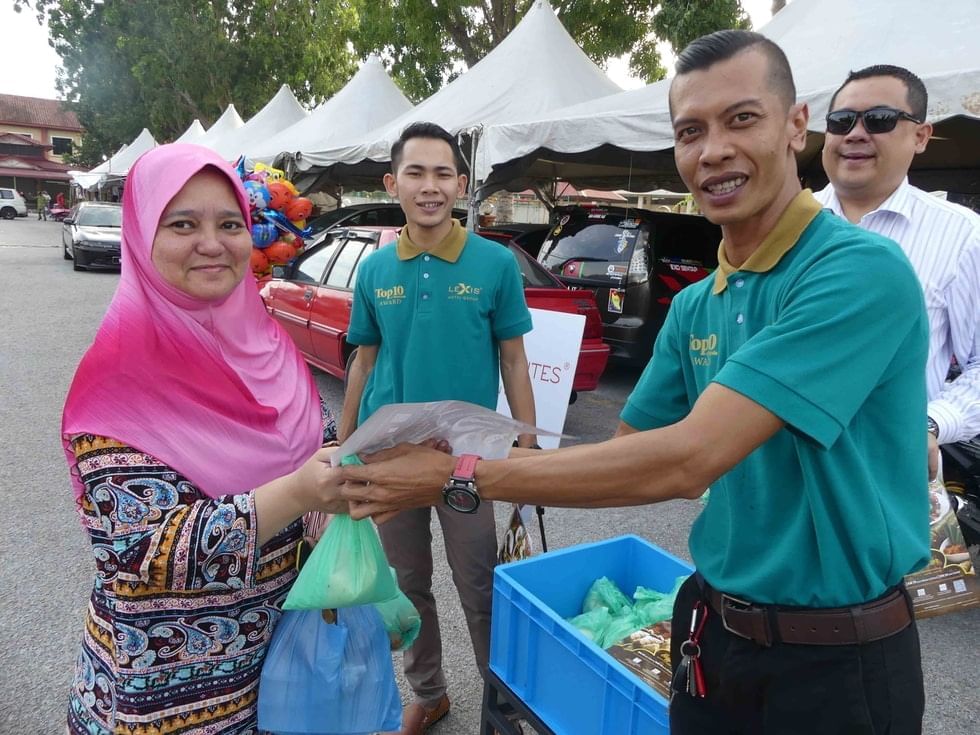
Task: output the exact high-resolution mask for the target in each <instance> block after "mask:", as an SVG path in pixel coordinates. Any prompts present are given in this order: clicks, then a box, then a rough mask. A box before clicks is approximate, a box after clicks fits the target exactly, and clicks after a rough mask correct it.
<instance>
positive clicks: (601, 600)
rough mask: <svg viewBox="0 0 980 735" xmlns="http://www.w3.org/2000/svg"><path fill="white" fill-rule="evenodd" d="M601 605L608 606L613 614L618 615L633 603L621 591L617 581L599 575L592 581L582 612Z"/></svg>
mask: <svg viewBox="0 0 980 735" xmlns="http://www.w3.org/2000/svg"><path fill="white" fill-rule="evenodd" d="M599 607H604V608H606V609H607V610H609V612H611V613H612V614H613V616H616V615H619V614H620V613H621V612H622V611H623V610H624V609H626V610H629V609H630V608H631V607H632V605H631V604H630V601H629V598H627V597H626V595H624V594H623V593H622V592H621V591H620V589H619V587H617V586H616V583H615V582H613V581H612V580H611V579H609V578H608V577H599V579H597V580H596V581H595V582H593V583H592V586H591V587H590V588H589V591H588V592H587V593H586V595H585V601H584V602H583V603H582V612H589V611H590V610H595V609H596V608H599Z"/></svg>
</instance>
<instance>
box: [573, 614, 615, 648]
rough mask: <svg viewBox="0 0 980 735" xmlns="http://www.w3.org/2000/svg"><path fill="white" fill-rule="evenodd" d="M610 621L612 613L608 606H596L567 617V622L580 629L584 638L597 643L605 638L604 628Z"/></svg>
mask: <svg viewBox="0 0 980 735" xmlns="http://www.w3.org/2000/svg"><path fill="white" fill-rule="evenodd" d="M611 621H612V614H611V613H610V612H609V609H608V608H605V607H597V608H596V609H595V610H589V611H588V612H584V613H582V614H581V615H576V616H575V617H574V618H569V619H568V622H569V623H570V624H571V625H572V626H574V627H575V628H577V629H578V630H579V631H581V632H582V633H583V634H584V635H585V637H586V638H588V639H589V640H593V641H595V642H596V643H599V642H600V641H602V640H603V639H604V638H605V635H606V629H607V628H608V627H609V623H610V622H611Z"/></svg>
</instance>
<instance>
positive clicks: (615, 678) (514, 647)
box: [490, 536, 693, 735]
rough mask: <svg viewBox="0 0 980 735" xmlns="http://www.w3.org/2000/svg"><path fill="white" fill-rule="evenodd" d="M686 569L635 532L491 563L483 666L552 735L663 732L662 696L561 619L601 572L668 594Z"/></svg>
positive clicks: (578, 606) (629, 587)
mask: <svg viewBox="0 0 980 735" xmlns="http://www.w3.org/2000/svg"><path fill="white" fill-rule="evenodd" d="M692 571H693V569H692V568H691V566H690V565H689V564H687V563H685V562H683V561H681V560H680V559H678V558H677V557H675V556H672V555H671V554H668V553H667V552H666V551H664V550H663V549H661V548H659V547H657V546H654V545H653V544H651V543H650V542H648V541H646V540H644V539H642V538H640V537H639V536H620V537H617V538H613V539H609V540H608V541H600V542H598V543H593V544H583V545H580V546H573V547H570V548H567V549H561V550H559V551H553V552H550V553H548V554H544V555H542V556H536V557H532V558H531V559H527V560H525V561H519V562H514V563H512V564H504V565H502V566H499V567H497V569H496V571H495V573H494V578H493V623H492V631H491V635H490V668H491V669H493V671H494V673H496V674H497V675H498V676H499V677H500V678H501V679H502V680H503V681H504V682H505V683H506V684H507V686H509V687H510V688H511V690H512V691H513V692H514V693H515V694H516V695H517V696H519V697H520V698H521V699H522V700H524V702H525V703H526V704H527V705H528V707H530V708H531V710H533V711H534V712H535V714H537V715H538V716H539V717H540V718H541V720H542V721H543V722H544V723H546V724H547V725H548V726H549V727H550V728H551V729H552V730H553V731H554V733H555V735H604V734H607V735H659V734H660V733H663V734H664V735H666V734H667V733H668V732H669V730H670V728H669V725H668V720H667V700H666V699H664V698H663V697H662V696H660V695H659V694H658V693H657V692H656V691H655V690H654V689H653V688H652V687H650V686H649V685H648V684H646V683H645V682H644V681H643V680H641V679H640V678H639V677H638V676H636V675H635V674H633V673H632V672H631V671H629V670H628V669H627V668H626V667H625V666H623V665H622V664H621V663H619V662H618V661H616V660H615V659H613V658H612V656H610V655H609V654H608V653H606V652H605V651H603V650H602V649H600V648H598V647H597V646H596V645H595V644H594V643H592V642H591V641H590V640H589V639H588V638H586V637H585V636H584V635H582V634H581V633H579V632H578V631H577V630H576V629H575V628H573V627H572V626H571V625H569V624H568V623H567V622H565V618H570V617H573V616H575V615H577V614H579V613H580V612H581V611H582V601H583V600H584V599H585V594H586V592H588V590H589V587H591V586H592V583H593V582H594V581H595V580H596V579H598V578H599V577H609V579H611V580H613V581H614V582H615V583H616V584H617V585H618V586H619V588H620V589H621V590H623V592H624V593H626V594H627V595H632V594H633V591H634V590H635V589H636V587H637V585H642V586H644V587H649V588H652V589H657V590H669V589H672V588H673V586H674V582H675V581H676V579H677V577H680V576H685V575H689V574H691V573H692Z"/></svg>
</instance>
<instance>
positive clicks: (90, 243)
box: [75, 238, 119, 250]
mask: <svg viewBox="0 0 980 735" xmlns="http://www.w3.org/2000/svg"><path fill="white" fill-rule="evenodd" d="M75 245H76V246H78V247H83V248H89V249H92V250H112V249H113V248H118V247H119V243H116V242H111V241H109V240H86V239H84V238H81V239H79V240H77V241H76V242H75Z"/></svg>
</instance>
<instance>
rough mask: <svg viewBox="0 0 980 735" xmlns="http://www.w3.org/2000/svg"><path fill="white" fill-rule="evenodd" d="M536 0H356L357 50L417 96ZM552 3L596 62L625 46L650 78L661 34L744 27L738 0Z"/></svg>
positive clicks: (496, 37) (681, 41) (672, 38)
mask: <svg viewBox="0 0 980 735" xmlns="http://www.w3.org/2000/svg"><path fill="white" fill-rule="evenodd" d="M533 3H534V0H510V1H509V2H508V1H507V0H455V1H454V2H443V1H439V0H359V2H358V9H359V12H360V18H361V22H360V25H359V28H358V31H357V33H356V35H355V36H354V37H353V43H354V47H355V49H356V50H357V51H358V52H359V53H361V54H367V53H369V52H377V53H379V54H380V55H381V56H382V58H384V59H386V60H387V61H388V62H389V64H390V66H391V71H392V75H393V76H394V77H395V79H396V80H397V81H398V82H399V84H400V85H401V87H402V89H403V90H404V91H405V93H406V94H407V95H408V96H410V97H412V98H414V99H416V100H421V99H424V98H425V97H427V96H429V95H430V94H432V93H433V92H435V91H437V90H438V89H439V88H440V87H441V86H442V85H443V84H444V82H445V81H446V80H448V79H452V78H453V77H454V76H456V75H458V74H459V73H460V72H461V71H463V70H464V69H465V68H467V67H470V66H472V65H473V64H475V63H476V62H478V61H479V60H480V59H482V58H483V57H484V56H485V55H486V54H487V53H488V52H489V51H490V50H491V49H493V48H494V47H495V46H496V45H497V44H498V43H500V42H501V41H502V40H503V39H504V38H505V37H506V36H507V34H508V33H510V32H511V31H512V30H513V29H514V27H515V26H516V25H517V23H518V22H519V21H520V19H521V18H522V17H524V14H525V13H526V12H527V10H528V9H529V8H530V7H531V6H532V5H533ZM552 7H553V8H554V9H555V12H556V13H557V14H558V17H559V18H560V19H561V22H562V24H563V25H564V26H565V28H566V30H568V32H569V34H571V36H572V37H573V38H574V39H575V40H576V41H577V42H578V43H579V44H580V45H581V46H582V48H583V49H584V50H585V52H586V53H587V54H588V55H589V56H590V57H591V58H592V59H593V60H594V61H595V62H596V63H598V64H600V65H603V64H605V63H606V62H607V61H608V60H609V59H610V58H614V57H619V56H623V55H627V54H628V55H629V56H630V69H631V71H632V72H633V73H634V74H635V75H636V76H639V77H640V78H642V79H645V80H646V81H647V82H654V81H656V80H658V79H662V78H663V77H664V75H665V74H666V70H665V69H664V67H663V64H662V63H661V58H660V54H659V52H658V51H657V47H656V46H657V42H658V40H660V39H662V40H666V41H668V42H669V43H670V44H671V46H672V48H673V50H674V51H675V52H677V51H679V50H680V49H681V48H683V47H684V46H685V45H687V43H688V42H689V41H691V40H693V39H694V38H697V37H698V36H700V35H703V34H704V33H710V32H711V31H716V30H719V29H722V28H747V27H748V18H747V16H746V15H745V13H744V11H743V10H742V5H741V2H740V0H601V1H599V0H552ZM651 31H652V32H651Z"/></svg>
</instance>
